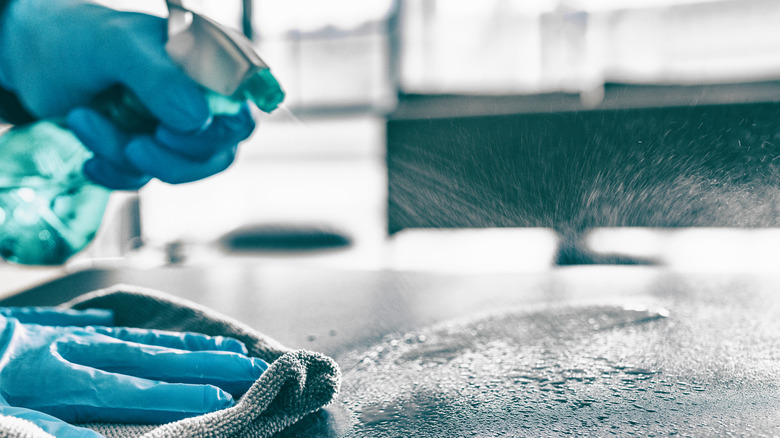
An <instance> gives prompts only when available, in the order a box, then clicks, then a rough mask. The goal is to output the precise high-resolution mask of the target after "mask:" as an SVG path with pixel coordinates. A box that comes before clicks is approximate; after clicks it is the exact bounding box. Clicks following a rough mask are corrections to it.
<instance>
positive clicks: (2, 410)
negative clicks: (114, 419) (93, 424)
mask: <svg viewBox="0 0 780 438" xmlns="http://www.w3.org/2000/svg"><path fill="white" fill-rule="evenodd" d="M0 415H5V416H8V417H15V418H20V419H22V420H27V421H29V422H30V423H33V424H35V425H36V426H38V427H39V428H41V430H43V431H44V432H46V433H48V434H49V435H52V436H55V437H57V438H104V437H103V435H101V434H99V433H97V432H95V431H94V430H91V429H86V428H83V427H77V426H72V425H70V424H68V423H66V422H64V421H62V420H60V419H58V418H55V417H52V416H51V415H46V414H44V413H41V412H38V411H33V410H31V409H24V408H17V407H14V406H11V405H10V404H8V402H7V401H5V399H4V398H2V397H0Z"/></svg>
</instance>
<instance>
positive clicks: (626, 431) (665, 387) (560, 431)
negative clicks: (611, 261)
mask: <svg viewBox="0 0 780 438" xmlns="http://www.w3.org/2000/svg"><path fill="white" fill-rule="evenodd" d="M116 283H128V284H135V285H140V286H147V287H153V288H155V289H158V290H161V291H164V292H167V293H170V294H174V295H178V296H180V297H183V298H186V299H189V300H192V301H195V302H197V303H200V304H203V305H206V306H209V307H211V308H213V309H215V310H218V311H220V312H223V313H225V314H227V315H229V316H231V317H233V318H236V319H238V320H241V321H243V322H245V323H248V324H249V325H251V326H253V327H254V328H256V329H257V330H259V331H260V332H262V333H264V334H266V335H268V336H271V337H273V338H275V339H277V340H278V341H280V342H282V343H283V344H285V345H287V346H289V347H293V348H305V349H310V350H315V351H320V352H322V353H325V354H327V355H329V356H331V357H333V358H334V359H336V361H337V362H338V363H339V365H340V366H341V368H342V372H343V383H342V391H341V394H340V395H339V398H338V399H337V400H336V401H335V402H334V403H333V404H331V405H330V406H328V407H327V408H326V409H324V410H323V411H321V412H318V413H315V414H312V415H310V416H309V417H307V418H305V419H303V420H301V421H300V422H299V423H298V424H296V425H295V426H293V427H292V428H290V429H288V430H287V431H285V432H284V433H282V434H281V436H284V437H294V436H307V437H308V436H323V437H336V436H338V437H359V436H360V437H362V436H371V437H397V436H417V437H439V436H567V435H570V436H609V435H617V436H625V435H638V436H670V435H671V436H727V435H733V436H774V435H777V434H778V433H780V421H779V420H780V387H779V385H778V378H777V376H778V375H780V374H779V373H778V372H779V371H780V360H778V359H780V318H778V314H779V311H780V294H778V290H779V289H780V274H767V273H764V274H755V273H754V274H734V273H728V274H726V273H724V274H713V273H685V272H672V271H669V270H665V269H663V268H658V267H627V266H622V267H618V266H615V267H599V266H591V267H572V268H559V269H554V270H550V271H547V272H539V273H525V274H500V275H499V274H482V275H467V274H462V275H453V274H433V273H420V272H396V271H346V270H332V269H319V268H306V267H291V266H281V267H280V266H263V265H257V264H252V263H215V264H212V265H210V266H208V267H198V266H192V267H179V268H157V269H143V270H141V269H116V268H111V269H109V268H106V269H97V268H95V269H88V270H84V271H81V272H77V273H75V274H73V275H71V276H69V277H65V278H62V279H60V280H56V281H54V282H52V283H48V284H45V285H43V286H40V287H36V288H33V289H30V290H28V291H26V292H23V293H21V294H18V295H15V296H13V297H11V298H7V299H6V300H4V301H3V302H2V303H0V304H3V305H12V304H16V305H28V304H57V303H60V302H63V301H65V300H67V299H69V298H72V297H74V296H76V295H79V294H81V293H84V292H88V291H91V290H94V289H98V288H101V287H107V286H109V285H113V284H116Z"/></svg>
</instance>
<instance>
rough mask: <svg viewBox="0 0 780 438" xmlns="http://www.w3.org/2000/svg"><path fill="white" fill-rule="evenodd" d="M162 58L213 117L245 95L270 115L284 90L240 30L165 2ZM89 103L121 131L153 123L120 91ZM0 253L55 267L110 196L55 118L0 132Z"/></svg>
mask: <svg viewBox="0 0 780 438" xmlns="http://www.w3.org/2000/svg"><path fill="white" fill-rule="evenodd" d="M166 3H167V5H168V11H169V17H168V41H167V43H166V46H165V49H166V52H167V53H168V56H170V58H171V59H172V60H173V61H174V62H175V63H176V64H178V65H179V66H180V67H181V68H182V69H183V70H184V71H185V72H186V73H187V74H188V75H189V76H190V77H191V78H192V79H194V80H195V81H196V82H197V83H199V84H200V85H201V86H203V87H204V93H205V95H206V98H207V101H208V102H209V107H210V108H211V110H212V112H213V113H215V114H232V113H235V112H236V111H237V110H238V108H239V107H240V105H241V103H242V102H244V101H246V100H249V101H251V102H253V103H254V104H255V105H256V106H257V107H258V108H259V109H260V110H261V111H264V112H271V111H273V110H274V109H276V108H277V107H278V106H279V104H280V103H281V102H282V100H283V99H284V92H283V91H282V89H281V87H280V86H279V83H278V82H277V81H276V79H275V78H274V77H273V75H272V74H271V72H270V69H269V68H268V66H267V65H266V64H265V63H264V62H263V61H262V59H260V57H259V56H258V55H257V53H256V52H255V51H254V49H253V47H252V44H251V42H250V41H249V40H247V39H246V38H245V37H244V36H243V35H240V34H238V33H235V32H233V31H231V30H230V29H227V28H225V27H223V26H221V25H220V24H218V23H216V22H214V21H212V20H210V19H208V18H206V17H204V16H202V15H199V14H197V13H194V12H192V11H189V10H187V9H186V8H184V6H183V5H182V3H181V1H180V0H167V2H166ZM92 105H93V107H95V108H96V109H97V110H99V111H100V112H102V113H103V114H104V115H106V116H107V117H109V118H110V119H111V120H112V122H114V123H115V124H116V125H117V126H118V127H119V128H120V129H123V130H126V131H128V132H151V131H153V130H154V128H155V127H156V125H157V123H158V122H157V120H156V119H155V118H154V117H153V116H152V115H151V113H150V112H149V110H147V109H146V108H145V107H144V106H143V104H142V103H141V102H140V101H139V100H138V98H137V97H136V96H135V95H134V94H133V93H132V92H131V91H130V90H128V89H127V88H125V87H121V86H116V87H112V88H111V89H109V90H106V91H105V92H103V93H101V94H100V95H98V96H97V97H96V98H95V99H94V101H93V103H92ZM0 156H2V157H3V159H2V160H0V257H2V258H3V259H6V260H8V261H11V262H14V263H20V264H28V265H59V264H62V263H64V262H65V261H66V260H67V259H68V258H70V257H71V256H73V255H74V254H76V253H77V252H79V251H81V250H82V249H83V248H84V247H86V246H87V245H88V244H89V243H90V242H91V241H92V240H93V239H94V237H95V234H96V233H97V230H98V228H99V226H100V223H101V220H102V217H103V214H104V212H105V209H106V206H107V204H108V199H109V196H110V194H111V191H110V189H108V188H105V187H103V186H100V185H98V184H96V183H94V182H92V181H91V180H89V179H88V178H87V177H86V176H85V175H84V173H83V170H82V169H83V165H84V163H85V162H86V161H87V160H88V159H90V158H91V157H92V153H91V152H90V151H89V150H88V149H87V148H86V147H85V146H84V145H83V144H82V143H81V142H80V141H79V139H78V138H77V137H76V136H75V135H74V134H73V133H72V132H71V131H70V130H69V129H67V127H65V125H64V123H63V122H62V121H59V120H42V121H39V122H35V123H31V124H27V125H21V126H15V127H13V128H11V129H10V130H9V131H7V132H6V133H4V134H3V135H2V136H0Z"/></svg>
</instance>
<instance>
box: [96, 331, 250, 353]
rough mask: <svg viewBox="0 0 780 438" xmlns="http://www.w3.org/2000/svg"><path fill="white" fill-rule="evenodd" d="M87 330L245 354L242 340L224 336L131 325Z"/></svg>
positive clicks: (150, 342)
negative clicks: (142, 327) (141, 327)
mask: <svg viewBox="0 0 780 438" xmlns="http://www.w3.org/2000/svg"><path fill="white" fill-rule="evenodd" d="M89 330H91V331H94V332H95V333H100V334H103V335H106V336H111V337H112V338H116V339H119V340H122V341H126V342H134V343H137V344H146V345H153V346H157V347H166V348H173V349H177V350H186V351H227V352H231V353H239V354H244V355H246V354H247V349H246V346H245V345H244V343H243V342H241V341H238V340H236V339H233V338H228V337H224V336H208V335H204V334H201V333H192V332H171V331H163V330H147V329H140V328H133V327H91V328H90V329H89Z"/></svg>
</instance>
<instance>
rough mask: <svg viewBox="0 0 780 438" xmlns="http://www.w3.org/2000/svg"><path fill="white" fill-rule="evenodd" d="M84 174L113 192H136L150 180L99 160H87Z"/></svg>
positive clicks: (150, 178) (149, 176)
mask: <svg viewBox="0 0 780 438" xmlns="http://www.w3.org/2000/svg"><path fill="white" fill-rule="evenodd" d="M84 174H86V175H87V176H88V177H89V179H91V180H92V181H94V182H96V183H98V184H100V185H102V186H105V187H108V188H109V189H113V190H138V189H140V188H141V187H143V186H145V185H146V183H148V182H149V181H151V180H152V177H151V175H144V174H142V173H136V172H132V171H128V170H126V169H123V168H119V167H116V166H114V165H113V164H111V163H110V162H108V161H106V160H103V159H100V158H92V159H90V160H87V162H86V163H84Z"/></svg>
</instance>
